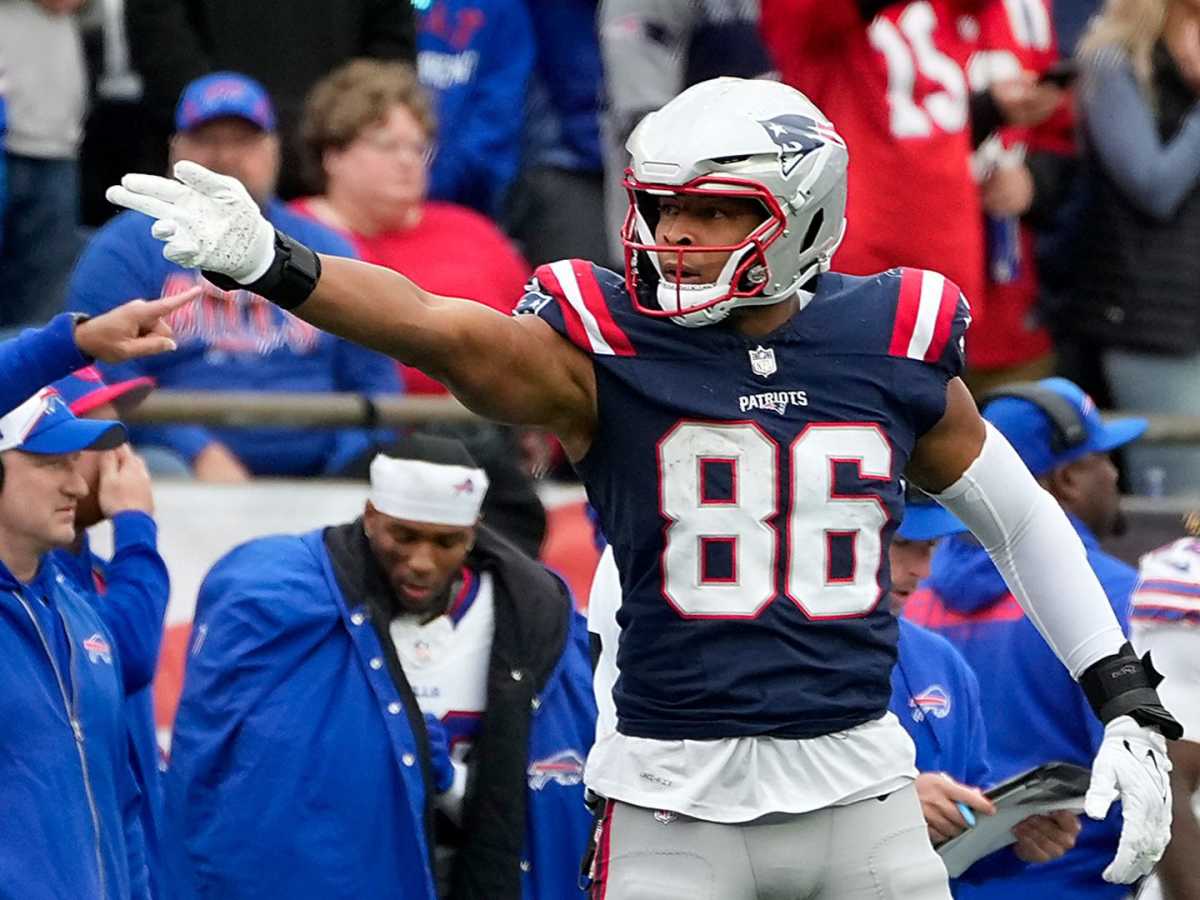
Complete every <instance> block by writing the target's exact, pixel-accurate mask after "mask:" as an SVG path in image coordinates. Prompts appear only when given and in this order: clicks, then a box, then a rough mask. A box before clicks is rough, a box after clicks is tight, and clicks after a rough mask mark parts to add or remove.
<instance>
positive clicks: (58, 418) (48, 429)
mask: <svg viewBox="0 0 1200 900" xmlns="http://www.w3.org/2000/svg"><path fill="white" fill-rule="evenodd" d="M127 438H128V435H127V434H126V433H125V426H124V425H122V424H121V423H120V422H107V421H93V420H90V419H77V418H75V415H74V413H72V412H71V410H70V408H69V407H68V406H67V402H66V401H65V400H64V399H63V397H62V395H61V394H59V392H58V391H56V390H54V388H42V389H41V390H40V391H38V392H37V393H36V394H34V395H33V396H32V397H30V398H29V399H28V400H26V401H25V402H24V403H22V404H21V405H20V406H18V407H17V408H16V409H14V410H13V411H12V412H10V413H9V414H8V415H6V416H4V417H3V418H0V451H4V450H20V451H22V452H24V453H36V454H38V455H40V456H54V455H57V454H60V453H78V452H79V451H80V450H111V449H112V448H113V447H118V446H120V445H121V444H123V443H125V441H126V440H127Z"/></svg>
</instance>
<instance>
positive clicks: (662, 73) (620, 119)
mask: <svg viewBox="0 0 1200 900" xmlns="http://www.w3.org/2000/svg"><path fill="white" fill-rule="evenodd" d="M758 7H759V4H758V0H704V2H699V3H698V2H696V0H650V2H647V0H600V10H599V20H598V27H599V31H600V48H601V50H602V51H603V57H604V90H605V94H606V99H607V106H606V111H605V116H604V166H605V174H604V188H605V206H606V221H607V223H608V225H607V229H608V230H607V234H608V240H609V242H610V243H609V252H608V253H607V254H605V255H606V256H609V257H612V258H613V259H614V260H616V261H617V266H618V267H623V266H624V250H623V249H622V247H621V241H620V234H621V225H622V224H623V223H624V221H625V214H626V213H627V212H628V211H629V197H628V196H627V195H626V193H625V187H624V180H625V169H626V167H627V166H628V165H629V154H628V153H627V152H626V151H625V141H626V140H627V139H628V138H629V135H630V133H631V132H632V131H633V128H634V126H635V125H637V123H638V122H640V121H641V119H642V117H643V116H645V115H646V113H649V112H652V111H653V110H656V109H658V108H659V107H661V106H663V105H664V104H665V103H666V102H667V101H668V100H670V99H672V98H673V97H674V96H675V95H676V94H678V93H680V92H681V91H683V90H684V89H685V88H689V87H691V86H692V85H693V84H697V83H699V82H701V81H705V80H707V79H709V78H716V77H717V76H719V75H732V76H736V77H738V78H760V77H763V76H766V75H768V74H770V73H771V61H770V59H769V58H768V56H767V51H766V48H765V47H764V46H763V43H762V40H761V39H760V38H759V35H758ZM588 258H589V259H596V258H597V257H588Z"/></svg>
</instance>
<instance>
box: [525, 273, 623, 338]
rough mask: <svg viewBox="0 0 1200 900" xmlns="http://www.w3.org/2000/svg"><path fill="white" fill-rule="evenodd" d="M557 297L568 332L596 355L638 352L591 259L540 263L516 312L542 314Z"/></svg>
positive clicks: (569, 335)
mask: <svg viewBox="0 0 1200 900" xmlns="http://www.w3.org/2000/svg"><path fill="white" fill-rule="evenodd" d="M552 300H553V301H554V302H555V303H556V304H557V306H558V308H559V311H560V312H561V313H562V318H563V326H564V328H565V331H566V336H567V338H568V339H570V341H571V343H573V344H574V345H575V346H577V347H579V349H581V350H583V351H584V352H586V353H590V354H593V355H596V356H636V355H637V353H636V351H635V350H634V349H633V344H632V343H631V342H630V340H629V337H628V335H626V334H625V331H624V329H622V328H621V326H620V325H619V324H617V320H616V318H615V317H614V316H613V313H612V309H611V308H610V307H609V304H608V300H607V298H606V297H605V293H604V289H603V288H602V287H601V285H600V281H599V279H598V278H597V277H596V269H595V267H594V266H593V265H592V263H590V262H588V261H587V260H583V259H564V260H560V261H558V262H553V263H548V264H547V265H543V266H538V268H537V270H536V271H535V272H534V273H533V281H532V282H530V284H529V287H528V289H527V291H526V294H525V296H524V298H522V300H521V302H520V303H519V304H518V305H517V308H516V310H515V311H514V313H515V314H516V315H540V314H541V311H542V310H543V309H544V308H545V307H546V305H547V304H548V303H550V302H551V301H552Z"/></svg>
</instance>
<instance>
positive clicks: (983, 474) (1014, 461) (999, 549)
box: [934, 423, 1125, 678]
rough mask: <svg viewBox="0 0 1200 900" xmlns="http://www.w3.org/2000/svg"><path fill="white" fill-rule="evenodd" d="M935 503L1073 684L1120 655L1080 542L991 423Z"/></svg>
mask: <svg viewBox="0 0 1200 900" xmlns="http://www.w3.org/2000/svg"><path fill="white" fill-rule="evenodd" d="M934 498H935V499H936V500H937V501H938V502H939V503H941V504H942V506H944V507H946V509H948V510H950V511H951V512H952V513H954V514H955V515H956V516H958V517H959V518H960V519H961V520H962V521H963V523H964V524H965V525H966V526H967V527H968V528H970V529H971V531H972V532H973V533H974V535H975V537H977V538H978V539H979V542H980V543H981V544H982V545H983V547H984V549H985V550H987V552H988V555H989V556H991V558H992V561H993V562H994V563H995V564H996V568H997V569H999V570H1000V574H1002V575H1003V576H1004V580H1005V582H1007V584H1008V588H1009V590H1011V591H1012V592H1013V596H1014V597H1016V598H1017V602H1018V603H1020V604H1021V608H1022V609H1023V610H1025V614H1026V615H1027V616H1029V619H1030V621H1031V622H1033V624H1034V626H1035V627H1036V628H1037V630H1038V631H1039V632H1041V635H1042V637H1044V638H1045V639H1046V643H1048V644H1049V645H1050V647H1051V649H1052V650H1053V651H1054V652H1055V654H1056V655H1057V656H1058V658H1059V659H1060V660H1062V662H1063V665H1065V666H1066V667H1067V669H1068V670H1070V672H1071V675H1072V676H1074V677H1075V678H1078V677H1079V675H1080V674H1081V673H1082V672H1083V671H1084V670H1085V669H1087V667H1088V666H1090V665H1091V664H1092V663H1094V662H1096V661H1098V660H1100V659H1103V658H1104V657H1106V656H1112V655H1114V654H1115V653H1117V652H1118V651H1119V650H1120V648H1121V646H1122V645H1123V644H1124V643H1125V635H1124V634H1123V633H1122V632H1121V626H1120V625H1119V624H1118V623H1117V617H1116V615H1115V614H1114V613H1113V611H1112V607H1111V606H1110V605H1109V602H1108V597H1107V596H1106V595H1105V593H1104V589H1103V588H1102V587H1101V586H1100V582H1099V581H1097V580H1096V575H1095V573H1093V572H1092V568H1091V566H1089V565H1088V561H1087V555H1086V554H1085V552H1084V549H1083V543H1082V542H1081V541H1080V540H1079V535H1077V534H1076V533H1075V529H1074V528H1073V527H1071V523H1070V521H1069V520H1068V519H1067V516H1066V514H1065V513H1064V512H1063V511H1062V509H1061V507H1059V505H1058V503H1057V502H1056V501H1055V499H1054V498H1053V497H1051V496H1050V494H1049V493H1047V492H1046V491H1045V490H1044V489H1043V488H1042V486H1041V485H1039V484H1038V483H1037V481H1036V480H1035V479H1034V477H1033V475H1031V474H1030V472H1029V470H1028V469H1027V468H1026V467H1025V464H1024V463H1023V462H1021V458H1020V457H1019V456H1017V453H1016V451H1015V450H1013V448H1012V445H1011V444H1009V443H1008V441H1007V439H1005V437H1004V435H1002V434H1000V432H998V431H997V430H996V429H995V428H993V427H992V425H991V424H990V423H987V436H986V437H985V438H984V442H983V448H982V449H981V450H980V451H979V457H978V458H977V459H976V460H975V461H974V462H973V463H971V465H970V466H969V467H968V468H967V471H965V472H964V473H963V475H962V477H961V478H959V479H958V481H956V482H954V484H952V485H950V487H948V488H946V490H945V491H943V492H942V493H941V494H935V495H934Z"/></svg>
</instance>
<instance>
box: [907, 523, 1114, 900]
mask: <svg viewBox="0 0 1200 900" xmlns="http://www.w3.org/2000/svg"><path fill="white" fill-rule="evenodd" d="M1070 518H1071V523H1072V524H1073V525H1074V526H1075V530H1076V531H1077V532H1078V534H1079V537H1080V539H1081V540H1082V541H1083V546H1084V549H1085V550H1086V552H1087V558H1088V562H1089V563H1090V565H1091V567H1092V570H1093V571H1094V572H1095V573H1096V577H1097V578H1098V579H1099V581H1100V584H1101V585H1102V586H1103V588H1104V591H1105V593H1106V594H1107V595H1108V600H1109V603H1110V604H1111V605H1112V608H1113V612H1114V613H1115V614H1116V616H1117V621H1119V622H1120V623H1121V625H1122V628H1124V629H1125V630H1126V631H1128V628H1129V615H1130V602H1131V600H1130V598H1131V595H1132V592H1133V588H1134V585H1135V583H1136V580H1137V573H1136V572H1135V571H1134V570H1133V569H1131V568H1130V567H1129V566H1127V565H1125V563H1123V562H1121V561H1120V560H1118V559H1116V558H1115V557H1112V556H1110V555H1108V554H1107V553H1105V552H1104V551H1103V550H1101V549H1100V543H1099V541H1098V540H1097V539H1096V536H1095V535H1094V534H1092V533H1091V531H1090V530H1089V529H1088V528H1087V526H1085V525H1084V524H1083V523H1082V522H1081V521H1079V520H1078V519H1076V518H1074V517H1070ZM904 615H905V617H906V618H909V619H911V620H912V621H914V622H916V623H917V624H920V625H923V626H925V627H926V628H928V629H930V630H932V631H935V632H937V633H938V634H940V635H942V636H943V637H945V638H947V639H948V640H949V641H950V643H952V644H953V645H954V646H955V647H956V648H957V649H958V650H959V651H960V652H961V653H962V655H963V656H964V657H965V658H966V659H967V660H968V661H969V662H970V664H971V667H972V668H973V669H974V671H975V674H976V675H977V676H978V678H979V693H980V701H981V703H982V706H983V711H984V721H985V723H986V725H987V746H988V755H989V760H988V761H989V763H990V766H991V770H992V779H993V780H994V781H1002V780H1004V779H1005V778H1009V777H1011V776H1013V775H1016V774H1018V773H1020V772H1023V771H1025V770H1027V769H1031V768H1033V767H1035V766H1038V765H1041V764H1042V763H1046V762H1058V761H1061V762H1069V763H1074V764H1076V765H1080V766H1083V767H1085V768H1088V767H1090V766H1091V764H1092V760H1093V758H1094V757H1095V754H1096V750H1097V748H1098V747H1099V745H1100V741H1101V738H1102V736H1103V728H1102V726H1101V724H1100V722H1099V720H1098V719H1097V718H1096V716H1095V714H1094V713H1093V712H1092V709H1091V706H1090V705H1089V704H1088V702H1087V699H1086V698H1085V697H1084V695H1083V691H1082V690H1081V689H1080V687H1079V686H1078V685H1077V684H1076V683H1075V681H1074V680H1073V679H1072V678H1071V676H1070V674H1069V673H1068V672H1067V670H1066V669H1065V668H1063V666H1062V663H1060V662H1059V661H1058V659H1057V657H1055V656H1054V652H1053V651H1052V650H1051V649H1050V647H1049V646H1048V645H1047V644H1046V642H1045V640H1044V639H1043V638H1042V636H1041V635H1040V634H1039V633H1038V632H1037V629H1036V628H1034V626H1033V623H1032V622H1030V621H1029V619H1028V618H1026V617H1025V615H1024V613H1023V612H1022V610H1021V608H1020V606H1019V605H1018V604H1017V601H1016V599H1015V598H1014V597H1013V596H1012V594H1011V593H1010V592H1009V590H1008V586H1007V585H1006V584H1005V583H1004V580H1003V578H1002V577H1001V575H1000V573H999V572H998V571H997V570H996V567H995V565H994V564H993V563H992V561H991V558H990V557H989V556H988V555H987V553H986V551H984V549H983V548H982V547H981V546H979V544H978V543H977V542H976V541H975V540H974V539H973V538H971V537H969V536H955V537H952V538H948V539H946V540H945V541H943V542H942V543H941V544H940V545H939V547H938V549H937V550H936V551H935V553H934V557H933V565H932V571H931V574H930V577H929V579H928V581H927V582H925V584H924V585H923V586H922V587H921V588H920V589H918V590H917V592H916V593H914V594H913V595H912V597H911V598H910V599H909V601H908V603H907V605H906V606H905V609H904ZM1120 827H1121V816H1120V811H1119V808H1118V807H1114V811H1113V812H1112V813H1111V814H1110V815H1109V816H1108V818H1107V819H1105V820H1104V821H1102V822H1093V821H1091V820H1089V819H1084V820H1083V831H1082V832H1081V833H1080V835H1079V840H1078V842H1077V844H1076V846H1075V848H1074V849H1073V850H1071V851H1070V852H1068V853H1067V854H1066V855H1065V856H1063V857H1062V858H1061V859H1058V860H1055V861H1054V862H1050V863H1044V864H1040V865H1038V866H1036V867H1024V868H1022V869H1020V870H1019V871H1016V872H1014V873H1012V874H1010V875H1007V876H1004V877H998V878H994V879H990V880H988V881H986V882H983V883H981V884H973V885H969V886H964V887H962V888H961V890H960V893H959V894H958V896H959V897H961V898H970V900H977V898H986V900H991V898H997V900H999V898H1011V897H1015V896H1020V897H1025V898H1030V900H1033V898H1047V900H1051V898H1052V900H1073V898H1079V900H1084V898H1105V897H1110V898H1119V897H1124V896H1126V894H1127V889H1126V888H1125V887H1124V886H1122V885H1113V884H1109V883H1108V882H1106V881H1104V880H1103V879H1102V878H1101V877H1100V873H1101V872H1102V871H1103V870H1104V867H1105V866H1106V865H1108V863H1109V861H1111V859H1112V857H1113V855H1114V854H1115V853H1116V849H1117V840H1118V837H1119V835H1120Z"/></svg>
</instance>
